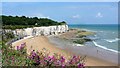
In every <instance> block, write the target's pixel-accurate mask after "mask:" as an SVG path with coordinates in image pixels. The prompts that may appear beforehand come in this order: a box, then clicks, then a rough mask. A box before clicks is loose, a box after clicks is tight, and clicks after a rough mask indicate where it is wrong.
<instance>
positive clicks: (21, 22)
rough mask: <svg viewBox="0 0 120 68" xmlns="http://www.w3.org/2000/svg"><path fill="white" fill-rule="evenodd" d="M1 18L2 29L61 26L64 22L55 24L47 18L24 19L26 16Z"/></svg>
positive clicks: (55, 22)
mask: <svg viewBox="0 0 120 68" xmlns="http://www.w3.org/2000/svg"><path fill="white" fill-rule="evenodd" d="M0 17H2V22H3V29H21V28H27V27H34V26H36V27H37V26H51V25H63V24H66V22H65V21H62V22H57V21H53V20H51V19H48V18H38V17H26V16H21V17H18V16H4V15H2V16H0Z"/></svg>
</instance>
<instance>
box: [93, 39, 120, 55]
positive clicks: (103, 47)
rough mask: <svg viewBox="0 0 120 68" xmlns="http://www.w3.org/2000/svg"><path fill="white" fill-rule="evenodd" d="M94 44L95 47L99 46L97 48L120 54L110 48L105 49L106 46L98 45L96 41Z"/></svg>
mask: <svg viewBox="0 0 120 68" xmlns="http://www.w3.org/2000/svg"><path fill="white" fill-rule="evenodd" d="M92 42H93V43H94V45H95V46H97V47H100V48H102V49H105V50H109V51H112V52H115V53H119V52H118V51H117V50H113V49H109V48H107V47H105V46H101V45H99V44H97V43H96V42H95V41H92Z"/></svg>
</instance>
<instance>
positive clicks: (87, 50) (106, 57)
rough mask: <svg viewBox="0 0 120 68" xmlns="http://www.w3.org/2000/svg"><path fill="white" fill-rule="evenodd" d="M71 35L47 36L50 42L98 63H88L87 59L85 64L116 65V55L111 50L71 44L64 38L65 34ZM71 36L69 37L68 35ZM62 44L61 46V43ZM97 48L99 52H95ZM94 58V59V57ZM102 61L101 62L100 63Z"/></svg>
mask: <svg viewBox="0 0 120 68" xmlns="http://www.w3.org/2000/svg"><path fill="white" fill-rule="evenodd" d="M70 35H72V33H66V35H65V33H64V34H63V35H60V36H59V37H54V36H53V37H51V38H49V40H50V42H51V43H54V44H56V45H58V47H60V48H68V49H69V51H72V52H73V54H77V55H87V56H88V58H90V59H88V60H90V61H91V58H92V59H93V60H92V62H93V63H94V62H95V60H97V59H98V60H97V62H98V63H99V62H100V63H99V64H98V65H95V64H96V63H95V64H89V63H91V62H90V61H88V63H87V65H88V66H94V65H95V66H117V65H118V55H117V54H116V53H115V54H114V53H113V52H110V51H107V50H103V49H101V48H99V47H93V46H85V45H81V44H80V45H79V46H73V44H72V43H71V42H70V41H67V40H66V39H65V37H66V36H70ZM70 38H71V37H70ZM60 43H61V44H63V45H62V46H61V44H60ZM97 50H98V51H99V53H97ZM94 58H95V59H94ZM101 62H102V63H101Z"/></svg>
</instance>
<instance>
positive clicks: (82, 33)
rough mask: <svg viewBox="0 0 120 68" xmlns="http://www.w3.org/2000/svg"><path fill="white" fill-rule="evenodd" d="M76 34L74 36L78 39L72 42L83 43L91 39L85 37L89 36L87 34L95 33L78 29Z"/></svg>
mask: <svg viewBox="0 0 120 68" xmlns="http://www.w3.org/2000/svg"><path fill="white" fill-rule="evenodd" d="M76 34H77V35H76V37H77V38H80V39H77V40H74V41H73V42H74V43H78V44H84V43H85V42H89V41H92V40H91V39H89V38H86V37H87V36H89V35H94V34H95V33H94V32H89V31H85V30H79V31H78V32H77V33H76Z"/></svg>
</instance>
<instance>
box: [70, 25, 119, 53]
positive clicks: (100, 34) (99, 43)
mask: <svg viewBox="0 0 120 68" xmlns="http://www.w3.org/2000/svg"><path fill="white" fill-rule="evenodd" d="M118 27H119V25H118V24H71V25H69V28H77V29H82V30H86V31H91V32H95V34H94V35H90V36H87V37H88V38H90V39H92V41H91V42H86V43H85V44H84V45H85V46H95V47H99V48H102V49H105V50H108V51H112V52H115V53H120V51H119V48H120V45H119V44H118V42H119V41H120V38H119V36H118V35H119V33H118V32H119V30H118Z"/></svg>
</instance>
